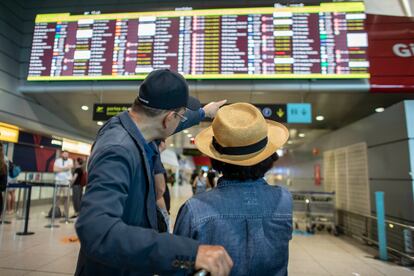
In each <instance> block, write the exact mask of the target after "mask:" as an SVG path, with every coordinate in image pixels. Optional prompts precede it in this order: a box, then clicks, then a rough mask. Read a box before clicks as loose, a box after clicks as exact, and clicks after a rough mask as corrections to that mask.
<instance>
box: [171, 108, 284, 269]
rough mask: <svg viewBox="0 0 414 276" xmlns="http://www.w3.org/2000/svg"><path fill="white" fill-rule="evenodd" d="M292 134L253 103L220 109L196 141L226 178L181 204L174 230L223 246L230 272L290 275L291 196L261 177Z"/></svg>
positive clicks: (179, 233)
mask: <svg viewBox="0 0 414 276" xmlns="http://www.w3.org/2000/svg"><path fill="white" fill-rule="evenodd" d="M288 133H289V132H288V130H287V128H286V127H284V126H283V125H282V124H279V123H276V122H273V121H266V120H265V119H264V117H263V115H262V114H261V113H260V111H259V110H258V109H257V108H256V107H254V106H253V105H251V104H247V103H236V104H232V105H228V106H225V107H223V108H221V109H220V110H219V111H218V113H217V115H216V118H215V119H214V121H213V123H212V126H210V127H208V128H207V129H204V130H203V131H201V132H200V133H199V134H198V135H197V137H196V139H195V143H196V145H197V148H198V149H199V150H200V151H201V152H202V153H204V154H206V155H207V156H209V157H210V158H211V159H212V165H213V168H214V169H215V170H217V171H219V172H221V173H222V174H223V177H221V178H220V179H219V180H218V183H217V187H216V188H214V189H213V190H211V191H208V192H205V193H201V194H198V195H196V196H194V197H192V198H191V199H189V200H188V201H187V202H186V203H185V204H184V205H183V206H182V207H181V210H180V212H179V214H178V218H177V221H176V224H175V229H174V233H175V234H178V235H183V236H187V237H191V238H193V239H196V240H199V241H201V242H203V243H207V244H219V245H222V246H224V247H225V249H226V250H227V252H228V253H229V255H230V256H231V258H232V260H233V262H234V266H233V269H232V271H231V275H286V274H287V264H288V256H289V252H288V249H289V240H290V239H291V237H292V198H291V195H290V193H289V192H288V191H287V190H286V189H284V188H282V187H279V186H270V185H268V184H267V183H266V181H265V180H264V179H263V176H264V174H265V172H266V171H267V170H269V169H270V168H271V167H272V166H273V163H274V162H275V161H276V160H277V159H278V156H277V154H276V150H277V149H278V148H280V147H281V146H282V145H283V144H284V143H286V141H287V140H288V137H289V134H288Z"/></svg>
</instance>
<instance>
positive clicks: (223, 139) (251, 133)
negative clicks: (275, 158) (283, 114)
mask: <svg viewBox="0 0 414 276" xmlns="http://www.w3.org/2000/svg"><path fill="white" fill-rule="evenodd" d="M288 138H289V131H288V129H287V128H286V127H285V126H284V125H282V124H280V123H277V122H274V121H270V120H265V118H264V117H263V115H262V113H261V112H260V110H259V109H257V107H255V106H254V105H251V104H248V103H235V104H231V105H227V106H224V107H222V108H221V109H220V110H219V111H218V112H217V115H216V117H215V118H214V121H213V123H212V125H211V126H210V127H208V128H206V129H204V130H202V131H201V132H200V133H199V134H198V135H197V137H196V138H195V144H196V146H197V148H198V149H199V150H200V151H201V152H202V153H204V154H205V155H207V156H209V157H211V158H213V159H216V160H220V161H223V162H225V163H230V164H234V165H239V166H252V165H255V164H258V163H260V162H261V161H263V160H265V159H266V158H268V157H269V156H271V155H272V154H273V153H275V152H276V150H277V149H278V148H280V147H281V146H282V145H283V144H285V143H286V141H287V140H288Z"/></svg>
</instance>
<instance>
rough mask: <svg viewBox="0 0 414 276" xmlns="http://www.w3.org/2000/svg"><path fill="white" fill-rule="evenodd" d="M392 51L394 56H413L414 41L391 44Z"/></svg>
mask: <svg viewBox="0 0 414 276" xmlns="http://www.w3.org/2000/svg"><path fill="white" fill-rule="evenodd" d="M392 51H393V52H394V54H395V55H396V56H399V57H404V58H406V57H413V56H414V43H410V44H409V45H408V44H403V43H397V44H395V45H394V46H392Z"/></svg>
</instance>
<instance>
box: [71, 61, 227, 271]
mask: <svg viewBox="0 0 414 276" xmlns="http://www.w3.org/2000/svg"><path fill="white" fill-rule="evenodd" d="M220 104H221V105H222V104H224V102H223V103H219V104H218V103H214V104H213V105H210V107H213V109H215V111H217V109H218V108H219V107H220V106H221V105H220ZM186 107H187V108H190V109H192V110H194V111H195V112H194V113H190V114H189V115H188V116H187V115H185V114H187V113H185V110H186ZM213 109H212V110H213ZM204 112H205V115H206V116H207V114H208V112H207V111H203V110H202V109H200V108H199V102H198V101H197V100H196V99H193V98H191V97H189V89H188V85H187V82H186V81H185V79H184V78H183V77H182V76H181V75H180V74H178V73H175V72H172V71H170V70H167V69H162V70H155V71H153V72H151V73H150V74H149V75H148V76H147V77H146V78H145V80H144V81H143V82H142V83H141V86H140V88H139V95H138V97H137V98H136V99H135V101H134V103H133V105H132V108H131V109H130V110H128V111H125V112H122V113H120V114H119V115H117V116H115V117H112V118H111V119H110V120H109V121H108V122H107V123H106V124H105V125H104V126H103V127H102V128H101V129H100V130H99V132H98V135H97V139H96V141H95V144H94V147H93V150H92V153H91V156H90V158H89V163H88V173H89V179H88V180H89V182H88V185H87V188H86V192H85V195H84V196H83V198H82V203H81V210H80V213H79V217H78V219H77V222H76V226H75V227H76V232H77V234H78V237H79V240H80V243H81V248H80V252H79V258H78V264H77V268H76V272H75V275H124V276H132V275H154V274H159V275H171V274H177V273H180V274H185V273H189V274H191V273H193V272H194V271H195V270H197V269H205V270H207V271H209V272H211V274H212V275H213V276H216V275H220V276H222V275H228V273H229V271H230V269H231V266H232V261H231V259H230V258H229V256H228V254H227V252H226V251H225V249H224V248H223V247H221V246H211V245H203V244H202V243H200V242H197V241H195V240H192V239H189V238H185V237H179V236H174V235H171V234H169V233H159V229H158V224H157V204H156V194H155V187H154V177H153V168H154V158H155V157H156V155H157V153H156V149H155V148H154V145H153V141H155V140H157V139H165V138H166V137H168V136H170V135H171V134H172V133H174V132H175V131H180V128H179V127H178V124H179V123H180V122H181V123H182V124H181V125H180V126H181V127H182V129H184V128H187V127H189V126H190V125H194V124H198V123H199V122H200V121H201V119H202V118H203V116H204ZM190 116H191V117H190ZM185 122H187V124H185Z"/></svg>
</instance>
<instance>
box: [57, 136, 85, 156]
mask: <svg viewBox="0 0 414 276" xmlns="http://www.w3.org/2000/svg"><path fill="white" fill-rule="evenodd" d="M91 148H92V145H91V144H87V143H83V142H79V141H74V140H70V139H65V138H63V143H62V150H67V151H69V152H72V153H78V154H83V155H90V154H91Z"/></svg>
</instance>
